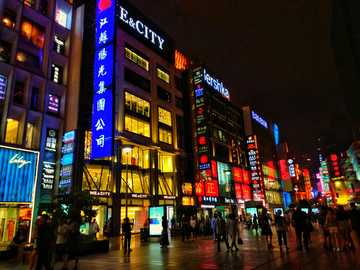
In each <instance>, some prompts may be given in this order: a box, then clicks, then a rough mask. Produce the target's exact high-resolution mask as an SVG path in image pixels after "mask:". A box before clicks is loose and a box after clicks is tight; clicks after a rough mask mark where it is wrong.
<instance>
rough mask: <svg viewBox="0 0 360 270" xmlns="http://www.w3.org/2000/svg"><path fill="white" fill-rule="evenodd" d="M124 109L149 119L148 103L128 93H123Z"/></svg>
mask: <svg viewBox="0 0 360 270" xmlns="http://www.w3.org/2000/svg"><path fill="white" fill-rule="evenodd" d="M125 108H126V109H127V110H130V111H133V112H136V113H138V114H141V115H144V116H146V117H150V103H149V102H148V101H146V100H144V99H141V98H139V97H137V96H134V95H132V94H130V93H129V92H125Z"/></svg>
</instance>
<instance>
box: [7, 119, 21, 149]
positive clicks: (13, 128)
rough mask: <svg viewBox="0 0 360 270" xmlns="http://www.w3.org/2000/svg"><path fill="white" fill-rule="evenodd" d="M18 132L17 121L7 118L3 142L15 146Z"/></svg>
mask: <svg viewBox="0 0 360 270" xmlns="http://www.w3.org/2000/svg"><path fill="white" fill-rule="evenodd" d="M18 132H19V121H18V120H15V119H11V118H8V119H7V122H6V134H5V142H6V143H13V144H17V138H18Z"/></svg>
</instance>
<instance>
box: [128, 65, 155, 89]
mask: <svg viewBox="0 0 360 270" xmlns="http://www.w3.org/2000/svg"><path fill="white" fill-rule="evenodd" d="M125 80H126V81H127V82H129V83H131V84H133V85H135V86H137V87H139V88H141V89H143V90H145V91H147V92H150V81H149V80H147V79H145V78H143V77H142V76H140V75H139V74H136V73H135V72H134V71H132V70H130V69H128V68H125Z"/></svg>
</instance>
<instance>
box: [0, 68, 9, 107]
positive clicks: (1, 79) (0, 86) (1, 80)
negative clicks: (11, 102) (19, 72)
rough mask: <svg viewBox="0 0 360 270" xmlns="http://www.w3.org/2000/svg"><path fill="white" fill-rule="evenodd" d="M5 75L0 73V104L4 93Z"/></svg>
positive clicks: (3, 98) (2, 101)
mask: <svg viewBox="0 0 360 270" xmlns="http://www.w3.org/2000/svg"><path fill="white" fill-rule="evenodd" d="M6 85H7V77H5V76H3V75H0V104H2V103H4V100H5V94H6Z"/></svg>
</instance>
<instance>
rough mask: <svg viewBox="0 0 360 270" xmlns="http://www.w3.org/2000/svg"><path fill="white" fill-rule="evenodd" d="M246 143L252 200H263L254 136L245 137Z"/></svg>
mask: <svg viewBox="0 0 360 270" xmlns="http://www.w3.org/2000/svg"><path fill="white" fill-rule="evenodd" d="M246 143H247V154H248V158H249V164H250V173H251V176H250V178H251V182H252V185H253V199H254V200H263V199H264V193H263V192H262V190H263V183H262V177H261V169H260V162H259V155H258V149H257V142H256V136H255V135H254V136H249V137H247V140H246Z"/></svg>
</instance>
